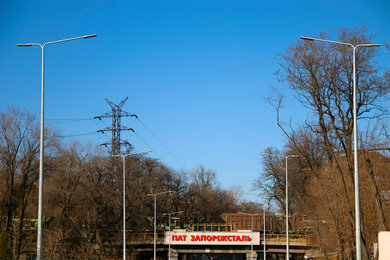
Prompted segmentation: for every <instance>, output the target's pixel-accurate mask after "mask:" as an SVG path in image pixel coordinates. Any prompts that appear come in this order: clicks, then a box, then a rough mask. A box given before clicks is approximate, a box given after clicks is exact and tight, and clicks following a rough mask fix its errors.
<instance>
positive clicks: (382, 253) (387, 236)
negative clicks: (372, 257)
mask: <svg viewBox="0 0 390 260" xmlns="http://www.w3.org/2000/svg"><path fill="white" fill-rule="evenodd" d="M378 243H379V260H388V259H390V232H388V231H387V232H386V231H381V232H379V235H378Z"/></svg>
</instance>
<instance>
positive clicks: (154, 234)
mask: <svg viewBox="0 0 390 260" xmlns="http://www.w3.org/2000/svg"><path fill="white" fill-rule="evenodd" d="M166 193H173V191H171V190H170V191H163V192H159V193H154V194H153V193H151V194H147V195H146V196H153V197H154V232H153V238H154V243H153V259H154V260H156V225H157V224H156V218H157V212H156V198H157V196H158V195H162V194H166Z"/></svg>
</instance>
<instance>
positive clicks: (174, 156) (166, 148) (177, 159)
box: [137, 117, 186, 169]
mask: <svg viewBox="0 0 390 260" xmlns="http://www.w3.org/2000/svg"><path fill="white" fill-rule="evenodd" d="M137 119H138V121H139V122H140V123H141V124H142V126H143V127H144V128H145V129H146V130H147V131H148V132H149V133H150V134H151V135H152V136H153V137H154V138H155V139H156V140H157V141H158V142H159V143H160V145H161V146H162V147H164V148H165V150H167V151H168V153H169V154H170V155H171V156H172V157H173V158H175V159H176V161H178V162H179V163H180V164H181V166H182V167H183V168H185V169H186V167H185V165H184V164H183V163H182V161H180V160H179V158H177V157H176V155H174V154H173V153H172V152H171V151H170V150H169V149H168V147H167V146H166V145H164V144H163V143H162V142H161V141H160V139H158V138H157V136H156V135H155V134H153V132H152V131H151V130H150V129H149V128H148V127H147V126H146V125H145V124H144V123H143V122H142V121H141V119H139V118H138V117H137Z"/></svg>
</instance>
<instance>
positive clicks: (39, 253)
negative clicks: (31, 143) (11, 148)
mask: <svg viewBox="0 0 390 260" xmlns="http://www.w3.org/2000/svg"><path fill="white" fill-rule="evenodd" d="M96 36H97V35H96V34H91V35H85V36H79V37H74V38H68V39H63V40H58V41H53V42H47V43H45V44H43V45H42V44H40V43H22V44H18V45H17V46H19V47H30V46H33V45H36V46H39V47H41V50H42V74H41V133H40V144H39V188H38V190H39V191H38V232H37V259H38V260H40V259H42V208H43V150H44V147H43V146H44V138H43V132H44V125H43V123H44V86H45V52H44V49H45V46H46V45H49V44H53V43H60V42H66V41H72V40H77V39H88V38H92V37H96Z"/></svg>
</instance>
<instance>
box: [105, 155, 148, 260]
mask: <svg viewBox="0 0 390 260" xmlns="http://www.w3.org/2000/svg"><path fill="white" fill-rule="evenodd" d="M150 152H151V151H143V152H138V153H127V154H114V155H112V156H113V157H122V159H123V259H124V260H126V157H127V156H130V155H137V154H144V153H150Z"/></svg>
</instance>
